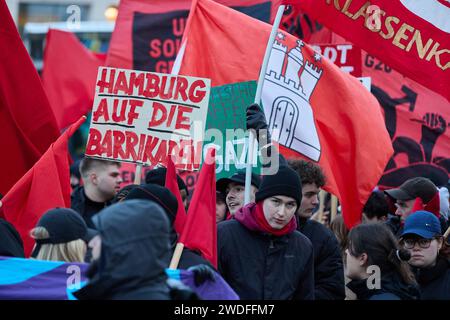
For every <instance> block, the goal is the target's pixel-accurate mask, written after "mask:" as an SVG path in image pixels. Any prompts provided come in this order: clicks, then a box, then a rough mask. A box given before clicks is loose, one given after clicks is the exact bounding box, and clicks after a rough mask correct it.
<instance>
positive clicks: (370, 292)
mask: <svg viewBox="0 0 450 320" xmlns="http://www.w3.org/2000/svg"><path fill="white" fill-rule="evenodd" d="M368 282H369V283H371V281H370V279H369V281H368V280H367V279H363V280H351V281H350V282H349V283H347V287H348V288H349V289H350V290H351V291H353V293H355V294H356V296H357V298H358V300H417V299H419V298H420V292H419V288H418V287H417V286H415V285H408V284H406V283H405V282H404V281H403V279H402V278H401V276H400V275H399V274H398V273H395V272H388V273H387V274H386V275H384V276H382V277H381V283H380V288H379V289H377V288H374V289H369V286H368Z"/></svg>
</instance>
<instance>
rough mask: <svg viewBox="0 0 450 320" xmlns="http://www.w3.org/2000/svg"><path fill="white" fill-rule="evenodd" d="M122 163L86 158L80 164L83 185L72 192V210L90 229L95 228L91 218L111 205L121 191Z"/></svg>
mask: <svg viewBox="0 0 450 320" xmlns="http://www.w3.org/2000/svg"><path fill="white" fill-rule="evenodd" d="M119 169H120V163H119V162H113V161H106V160H98V159H93V158H84V159H83V160H81V163H80V174H81V178H82V180H83V185H82V186H79V187H78V188H76V189H75V190H74V191H73V192H72V196H71V208H72V209H74V210H75V211H77V212H78V213H79V214H80V215H81V216H82V217H83V219H84V221H85V222H86V225H87V226H88V227H89V228H94V229H95V226H94V223H93V222H92V220H91V218H92V216H94V215H95V214H96V213H98V212H99V211H100V210H102V209H104V208H105V207H107V206H108V205H110V204H111V201H112V200H113V198H114V196H115V195H116V193H117V191H119V189H120V184H121V183H122V178H121V176H120V172H119Z"/></svg>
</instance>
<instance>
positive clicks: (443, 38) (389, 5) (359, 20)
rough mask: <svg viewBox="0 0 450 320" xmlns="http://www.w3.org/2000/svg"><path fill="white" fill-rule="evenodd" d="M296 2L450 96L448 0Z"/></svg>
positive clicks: (418, 80)
mask: <svg viewBox="0 0 450 320" xmlns="http://www.w3.org/2000/svg"><path fill="white" fill-rule="evenodd" d="M290 2H295V4H296V5H297V6H299V7H300V9H301V10H302V12H304V13H307V14H309V15H310V16H311V17H312V18H314V19H317V20H318V21H319V22H320V23H323V24H324V25H325V26H327V27H328V28H330V29H331V30H332V31H333V32H336V33H337V34H340V35H341V36H343V37H345V38H346V39H348V40H349V41H351V42H353V43H354V44H355V45H357V46H360V47H361V49H363V50H366V51H367V52H368V53H369V54H371V55H373V56H375V57H377V58H378V59H381V60H382V61H383V62H385V63H387V64H388V65H389V66H390V67H392V68H394V69H396V70H397V71H399V72H400V73H401V74H403V75H405V76H407V77H409V78H411V79H413V80H414V81H417V82H418V83H420V84H421V85H423V86H425V87H427V88H428V89H431V90H433V91H435V92H437V93H439V94H441V95H442V96H444V97H445V98H446V99H447V100H449V99H450V90H449V89H448V88H449V87H450V77H449V76H448V72H449V71H448V68H449V67H450V62H449V53H450V48H449V41H448V32H449V30H450V27H449V26H450V24H449V19H448V16H449V14H450V4H449V2H448V1H442V0H430V1H427V2H426V5H423V4H422V2H421V1H418V0H401V1H390V0H374V1H366V0H346V1H343V0H334V1H331V0H302V1H290Z"/></svg>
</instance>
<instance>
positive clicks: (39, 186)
mask: <svg viewBox="0 0 450 320" xmlns="http://www.w3.org/2000/svg"><path fill="white" fill-rule="evenodd" d="M85 119H86V117H82V118H80V119H79V120H78V121H77V122H76V123H74V124H73V125H72V126H71V127H69V128H68V129H67V130H66V131H65V132H64V133H63V134H62V135H61V136H60V137H59V138H58V140H56V141H55V142H54V143H52V144H51V145H50V147H49V148H48V150H47V151H46V152H45V153H44V154H43V155H42V157H41V158H40V159H39V161H38V162H36V164H35V165H34V166H33V167H32V168H31V169H30V170H29V171H28V172H27V173H26V174H25V175H24V176H23V177H22V178H21V179H20V180H19V181H18V182H17V183H16V184H15V185H14V186H13V187H12V188H11V190H10V191H9V192H8V193H7V194H6V196H5V197H4V198H3V199H2V200H1V203H2V206H1V211H2V214H3V216H4V217H5V219H6V220H7V221H9V222H11V223H12V224H13V225H14V227H15V228H16V229H17V231H18V232H19V234H20V236H21V238H22V241H23V244H24V251H25V256H29V255H30V253H31V250H32V249H33V246H34V240H33V239H32V238H31V237H30V235H29V232H30V230H31V229H32V228H34V227H35V226H36V223H37V222H38V220H39V218H40V217H41V216H42V214H44V213H45V212H46V211H47V210H49V209H51V208H55V207H64V208H70V191H71V187H70V173H69V153H68V149H67V148H68V147H67V144H68V140H69V138H70V136H71V135H72V134H73V133H74V132H75V131H76V130H77V129H78V128H79V127H80V125H81V124H82V123H83V122H84V120H85Z"/></svg>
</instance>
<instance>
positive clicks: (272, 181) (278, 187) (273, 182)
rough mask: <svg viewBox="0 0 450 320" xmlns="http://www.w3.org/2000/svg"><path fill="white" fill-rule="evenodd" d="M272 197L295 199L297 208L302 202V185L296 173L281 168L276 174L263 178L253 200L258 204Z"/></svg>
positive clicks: (283, 167) (284, 167) (289, 169)
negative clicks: (280, 196)
mask: <svg viewBox="0 0 450 320" xmlns="http://www.w3.org/2000/svg"><path fill="white" fill-rule="evenodd" d="M274 195H282V196H286V197H291V198H293V199H295V202H296V203H297V208H299V207H300V203H301V202H302V183H301V181H300V177H299V176H298V174H297V172H295V171H294V170H292V169H291V168H289V167H286V166H281V167H280V168H279V169H278V173H277V174H274V175H271V176H265V177H264V179H263V181H262V183H261V185H260V187H259V190H258V191H257V192H256V195H255V200H256V202H259V201H262V200H264V199H267V198H269V197H271V196H274Z"/></svg>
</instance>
